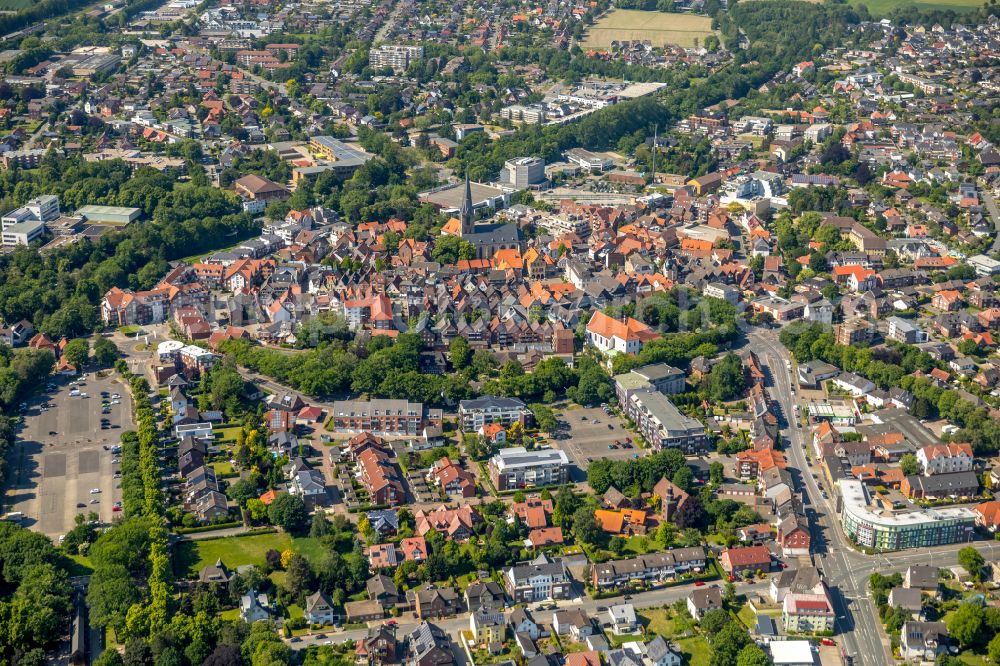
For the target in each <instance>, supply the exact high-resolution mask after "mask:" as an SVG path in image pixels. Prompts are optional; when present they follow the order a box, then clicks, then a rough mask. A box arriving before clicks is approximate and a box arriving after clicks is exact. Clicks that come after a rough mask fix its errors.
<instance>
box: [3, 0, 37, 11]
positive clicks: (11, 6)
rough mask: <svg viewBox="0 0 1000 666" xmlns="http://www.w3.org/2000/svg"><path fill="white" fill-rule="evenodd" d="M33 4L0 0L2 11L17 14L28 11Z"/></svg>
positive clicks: (17, 0)
mask: <svg viewBox="0 0 1000 666" xmlns="http://www.w3.org/2000/svg"><path fill="white" fill-rule="evenodd" d="M31 4H32V0H0V11H3V12H16V11H20V10H22V9H27V8H28V7H30V6H31Z"/></svg>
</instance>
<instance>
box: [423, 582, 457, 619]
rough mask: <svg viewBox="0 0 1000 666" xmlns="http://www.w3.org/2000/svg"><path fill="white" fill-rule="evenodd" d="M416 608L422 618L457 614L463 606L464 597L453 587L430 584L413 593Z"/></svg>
mask: <svg viewBox="0 0 1000 666" xmlns="http://www.w3.org/2000/svg"><path fill="white" fill-rule="evenodd" d="M413 598H414V610H415V611H416V614H417V617H418V618H420V619H421V620H425V619H427V618H432V617H437V618H441V617H445V616H449V615H455V614H457V613H458V611H460V610H461V607H462V597H461V596H460V595H459V593H458V590H456V589H455V588H453V587H436V586H428V587H425V588H423V589H420V590H417V591H416V593H415V594H414V595H413Z"/></svg>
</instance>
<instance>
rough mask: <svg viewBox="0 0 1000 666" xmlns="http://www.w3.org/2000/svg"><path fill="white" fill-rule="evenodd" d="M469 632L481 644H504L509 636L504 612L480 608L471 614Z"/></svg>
mask: <svg viewBox="0 0 1000 666" xmlns="http://www.w3.org/2000/svg"><path fill="white" fill-rule="evenodd" d="M469 631H470V632H471V633H472V637H473V640H475V641H476V643H479V644H485V645H490V644H493V643H502V642H503V640H504V637H505V636H506V634H507V621H506V620H505V618H504V615H503V610H488V609H485V608H480V609H479V610H477V611H474V612H472V613H470V614H469Z"/></svg>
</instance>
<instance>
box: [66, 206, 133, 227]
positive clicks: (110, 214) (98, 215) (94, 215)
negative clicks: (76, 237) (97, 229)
mask: <svg viewBox="0 0 1000 666" xmlns="http://www.w3.org/2000/svg"><path fill="white" fill-rule="evenodd" d="M76 214H77V215H83V216H84V217H86V218H87V221H88V222H94V223H99V224H114V225H122V226H124V225H126V224H131V223H132V222H135V221H136V220H137V219H139V216H140V215H141V214H142V209H140V208H127V207H124V206H83V207H81V208H80V209H79V210H77V211H76Z"/></svg>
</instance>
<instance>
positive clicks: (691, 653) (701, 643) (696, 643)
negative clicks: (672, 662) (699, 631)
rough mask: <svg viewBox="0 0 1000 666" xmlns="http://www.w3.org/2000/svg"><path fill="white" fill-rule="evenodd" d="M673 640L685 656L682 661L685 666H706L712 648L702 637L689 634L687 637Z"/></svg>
mask: <svg viewBox="0 0 1000 666" xmlns="http://www.w3.org/2000/svg"><path fill="white" fill-rule="evenodd" d="M674 642H675V643H677V646H678V647H679V648H680V649H681V652H682V653H683V654H684V656H685V657H686V659H685V660H684V663H685V664H687V666H708V663H709V659H710V657H711V655H712V648H710V647H709V646H708V641H706V640H705V639H704V638H703V637H701V636H690V637H688V638H678V639H676V640H675V641H674Z"/></svg>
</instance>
